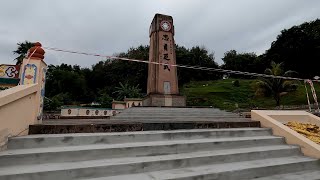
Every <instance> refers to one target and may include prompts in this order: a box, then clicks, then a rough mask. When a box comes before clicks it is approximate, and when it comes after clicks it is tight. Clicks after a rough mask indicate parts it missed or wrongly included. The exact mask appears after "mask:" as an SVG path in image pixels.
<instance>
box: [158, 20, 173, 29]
mask: <svg viewBox="0 0 320 180" xmlns="http://www.w3.org/2000/svg"><path fill="white" fill-rule="evenodd" d="M160 26H161V29H162V30H164V31H170V29H171V24H170V22H169V21H161V23H160Z"/></svg>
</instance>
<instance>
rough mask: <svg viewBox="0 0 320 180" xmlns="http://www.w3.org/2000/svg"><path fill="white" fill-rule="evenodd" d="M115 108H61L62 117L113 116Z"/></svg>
mask: <svg viewBox="0 0 320 180" xmlns="http://www.w3.org/2000/svg"><path fill="white" fill-rule="evenodd" d="M115 113H117V112H116V111H115V110H111V109H103V108H85V107H70V108H63V109H61V117H87V116H90V117H97V116H100V117H101V116H113V115H114V114H115Z"/></svg>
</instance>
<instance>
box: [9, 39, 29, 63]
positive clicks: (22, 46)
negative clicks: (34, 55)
mask: <svg viewBox="0 0 320 180" xmlns="http://www.w3.org/2000/svg"><path fill="white" fill-rule="evenodd" d="M17 45H18V48H17V50H15V51H13V54H17V55H18V57H16V58H15V59H14V60H15V61H17V63H16V64H17V65H18V64H21V63H22V61H23V59H24V58H25V57H26V56H27V53H28V50H29V49H30V48H32V46H33V43H31V42H29V41H25V42H22V43H17Z"/></svg>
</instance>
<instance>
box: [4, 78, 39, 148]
mask: <svg viewBox="0 0 320 180" xmlns="http://www.w3.org/2000/svg"><path fill="white" fill-rule="evenodd" d="M38 86H39V85H38V84H33V85H20V86H16V87H13V88H10V89H7V90H5V91H1V92H0V123H1V126H0V150H1V149H5V148H6V143H7V140H8V137H11V136H17V135H26V134H27V133H28V127H29V125H30V124H36V123H38V122H37V120H36V119H37V118H36V117H37V112H36V111H35V109H37V108H38V103H37V101H36V99H37V92H38V91H37V90H38V89H39V87H38Z"/></svg>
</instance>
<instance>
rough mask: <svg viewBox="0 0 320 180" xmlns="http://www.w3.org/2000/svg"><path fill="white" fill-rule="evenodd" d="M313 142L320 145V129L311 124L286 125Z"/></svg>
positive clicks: (292, 122)
mask: <svg viewBox="0 0 320 180" xmlns="http://www.w3.org/2000/svg"><path fill="white" fill-rule="evenodd" d="M285 125H286V126H288V127H290V128H291V129H293V130H295V131H297V132H298V133H300V134H302V135H303V136H305V137H306V138H308V139H310V140H311V141H313V142H315V143H317V144H320V127H319V126H317V125H315V124H310V123H299V122H294V121H291V122H288V123H287V124H285Z"/></svg>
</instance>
